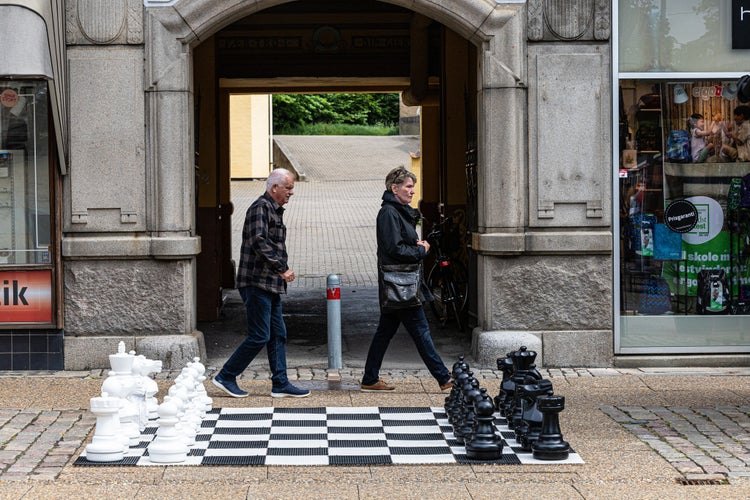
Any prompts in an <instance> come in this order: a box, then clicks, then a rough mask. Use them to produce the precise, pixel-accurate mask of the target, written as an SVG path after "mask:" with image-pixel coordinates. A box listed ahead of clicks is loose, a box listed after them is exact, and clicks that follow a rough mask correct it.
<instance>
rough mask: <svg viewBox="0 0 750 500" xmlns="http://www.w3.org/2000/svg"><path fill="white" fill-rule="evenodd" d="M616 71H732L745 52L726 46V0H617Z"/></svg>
mask: <svg viewBox="0 0 750 500" xmlns="http://www.w3.org/2000/svg"><path fill="white" fill-rule="evenodd" d="M618 12H619V26H618V29H619V39H618V40H619V42H618V43H619V58H620V60H619V66H620V71H622V72H646V71H658V72H672V71H682V72H712V71H713V72H716V71H726V72H735V71H738V68H746V67H747V51H746V50H732V24H731V18H730V14H731V0H620V1H619V10H618Z"/></svg>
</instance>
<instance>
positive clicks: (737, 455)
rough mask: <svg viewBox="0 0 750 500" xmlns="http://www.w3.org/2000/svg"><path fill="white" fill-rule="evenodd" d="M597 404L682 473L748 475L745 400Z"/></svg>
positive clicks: (749, 413)
mask: <svg viewBox="0 0 750 500" xmlns="http://www.w3.org/2000/svg"><path fill="white" fill-rule="evenodd" d="M601 410H602V411H603V412H604V413H606V414H607V415H609V416H610V417H611V418H612V419H613V420H615V422H618V423H619V424H621V425H622V426H623V427H625V428H626V429H627V430H629V431H630V432H632V433H633V434H635V435H636V436H637V437H638V438H639V439H641V440H642V441H643V442H644V443H646V444H648V445H649V446H650V447H651V448H653V449H654V451H656V452H657V453H659V455H661V456H662V457H663V458H664V459H665V460H667V461H668V462H669V463H670V464H672V466H673V467H674V468H675V469H677V471H678V472H680V473H681V474H683V475H684V476H685V477H686V478H688V479H690V478H694V479H696V480H712V479H713V480H717V481H721V480H723V479H726V478H729V477H750V448H748V444H750V432H748V431H749V430H750V406H717V407H705V408H688V407H684V406H670V407H666V406H621V407H617V406H605V407H602V408H601Z"/></svg>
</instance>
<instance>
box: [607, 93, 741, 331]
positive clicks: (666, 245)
mask: <svg viewBox="0 0 750 500" xmlns="http://www.w3.org/2000/svg"><path fill="white" fill-rule="evenodd" d="M735 84H736V81H731V82H730V81H709V80H703V81H692V80H691V81H657V82H655V81H653V80H621V81H620V140H619V143H620V165H619V173H620V174H619V178H620V181H619V191H620V192H619V199H620V229H621V234H620V255H621V258H620V292H621V293H620V297H621V304H620V311H621V314H622V315H623V316H641V315H652V316H653V315H656V316H665V315H747V314H750V106H748V105H746V104H743V103H741V102H739V100H738V99H737V89H736V85H735Z"/></svg>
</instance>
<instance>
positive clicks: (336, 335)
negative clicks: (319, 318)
mask: <svg viewBox="0 0 750 500" xmlns="http://www.w3.org/2000/svg"><path fill="white" fill-rule="evenodd" d="M326 289H327V291H326V299H327V303H328V369H329V370H332V369H333V370H340V369H341V280H339V277H338V275H337V274H329V275H328V278H326Z"/></svg>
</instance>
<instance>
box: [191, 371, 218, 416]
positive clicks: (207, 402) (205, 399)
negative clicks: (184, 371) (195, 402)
mask: <svg viewBox="0 0 750 500" xmlns="http://www.w3.org/2000/svg"><path fill="white" fill-rule="evenodd" d="M192 367H193V368H194V369H195V370H196V371H197V372H198V377H197V384H196V387H195V388H196V391H197V392H198V398H199V400H200V402H201V403H202V404H203V412H204V415H205V412H209V411H211V409H212V408H213V406H214V400H213V399H211V397H209V395H208V392H206V386H205V385H203V383H204V382H205V381H206V366H205V365H204V364H203V363H201V362H200V358H193V363H192Z"/></svg>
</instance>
